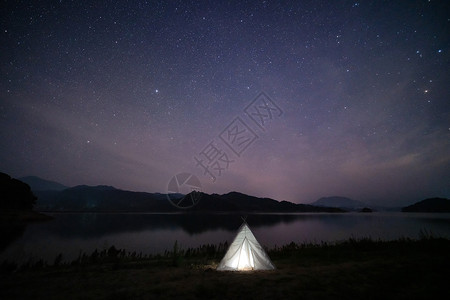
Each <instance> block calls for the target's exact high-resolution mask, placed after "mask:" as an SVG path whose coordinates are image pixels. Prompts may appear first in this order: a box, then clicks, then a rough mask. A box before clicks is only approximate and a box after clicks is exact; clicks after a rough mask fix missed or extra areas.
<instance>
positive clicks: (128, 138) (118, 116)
mask: <svg viewBox="0 0 450 300" xmlns="http://www.w3.org/2000/svg"><path fill="white" fill-rule="evenodd" d="M219 3H220V4H219ZM2 6H3V8H2V10H1V13H0V14H1V23H0V24H1V25H0V26H1V27H0V29H1V33H0V36H1V37H0V39H1V40H0V63H1V77H0V128H1V130H0V141H1V142H0V171H2V172H6V173H8V174H10V175H11V176H13V177H21V176H26V175H36V176H40V177H42V178H45V179H49V180H54V181H58V182H61V183H63V184H65V185H68V186H73V185H78V184H89V185H97V184H106V185H113V186H115V187H117V188H122V189H130V190H137V191H148V192H163V193H164V192H166V191H167V184H168V182H169V180H170V179H171V177H172V176H174V175H175V174H177V173H179V172H189V173H193V174H194V175H196V176H197V177H198V178H199V179H200V180H201V183H202V188H203V191H205V192H207V193H226V192H229V191H233V190H234V191H240V192H243V193H247V194H251V195H255V196H266V197H272V198H275V199H277V200H288V201H293V202H298V203H308V202H312V201H314V200H316V199H317V198H319V197H323V196H331V195H341V196H347V197H350V198H353V199H357V200H362V201H366V202H368V203H371V204H375V203H378V204H383V205H404V204H409V203H411V202H413V201H418V200H422V199H424V198H426V197H434V196H441V197H450V101H449V100H450V99H449V98H450V97H449V96H450V88H449V82H450V72H449V71H448V70H449V66H450V64H449V62H450V60H449V58H450V55H449V53H450V47H449V46H450V42H449V36H450V19H449V16H450V8H449V4H448V1H389V2H385V1H359V2H355V1H286V2H284V4H278V2H277V1H244V2H238V1H236V2H233V3H225V2H223V3H222V2H219V1H214V2H206V1H205V2H202V1H201V2H196V1H192V2H191V1H167V2H161V1H131V2H129V3H128V4H123V3H122V2H119V1H117V3H115V2H111V1H105V2H103V1H96V2H95V4H91V5H88V4H86V3H84V2H82V1H75V3H71V2H66V1H61V2H60V1H55V2H51V1H42V2H36V3H34V4H33V5H31V4H30V5H28V4H17V3H16V1H6V5H5V4H4V5H2ZM261 92H264V93H265V94H266V95H267V96H268V98H269V99H270V101H272V102H267V101H268V100H267V101H266V102H265V103H266V104H267V105H269V106H270V107H272V108H274V107H275V106H274V105H276V106H277V107H278V108H279V109H280V110H279V111H277V110H270V109H269V110H267V107H266V109H264V108H262V107H263V106H264V105H263V103H264V102H259V100H258V99H259V98H256V97H257V96H258V95H260V93H261ZM254 100H255V101H256V102H252V101H254ZM252 103H253V105H252ZM248 105H250V109H254V107H255V105H256V106H257V107H259V109H260V112H261V113H262V114H263V115H265V117H264V118H263V119H264V121H265V123H264V126H263V127H262V128H261V127H258V125H257V124H256V123H255V122H253V121H252V120H251V119H250V118H249V116H248V115H247V114H246V112H245V109H246V107H247V106H248ZM269 111H270V112H271V113H272V112H273V114H272V115H269ZM250 115H252V114H251V112H250ZM252 116H254V117H255V118H256V116H255V115H252ZM237 117H239V118H240V120H241V123H239V124H237V125H236V123H232V122H233V120H235V118H237ZM259 120H261V119H259ZM242 124H244V125H245V126H246V127H242ZM249 130H251V131H249ZM233 132H234V133H235V135H234V136H233V135H232V133H233ZM241 132H243V133H242V135H241ZM221 134H222V137H225V138H224V139H225V140H226V139H227V138H229V139H230V140H229V142H230V143H231V142H234V145H235V147H238V148H239V147H240V150H242V149H243V148H245V149H244V150H243V151H241V152H239V151H240V150H239V149H234V150H235V151H236V150H238V151H237V152H238V153H239V154H240V156H237V155H236V153H234V152H233V151H232V149H231V148H230V147H228V146H227V145H226V144H225V143H224V141H223V140H221V139H220V136H221ZM252 134H253V137H256V136H257V138H255V139H254V140H251V139H249V138H251V137H252ZM233 137H234V141H232V140H231V139H232V138H233ZM250 141H251V143H250ZM210 142H213V143H214V144H213V145H214V146H215V147H217V149H219V150H221V152H220V153H214V152H209V155H210V157H209V158H211V161H210V166H209V169H208V170H209V171H211V172H212V173H214V172H215V173H216V174H215V176H216V180H215V182H213V181H212V180H211V179H210V178H209V177H208V176H207V175H204V169H203V168H202V167H201V166H196V160H195V158H198V159H203V160H202V161H203V163H205V164H206V163H207V159H206V155H205V153H206V152H207V151H203V150H208V145H210ZM236 145H237V146H236ZM209 150H214V148H211V147H210V148H209ZM202 152H203V153H202ZM213 154H215V156H214V155H213ZM213 156H214V157H213ZM225 158H227V159H228V160H229V161H232V162H230V163H229V164H228V168H225V169H223V170H222V171H221V174H218V170H217V166H220V164H221V165H222V167H223V166H224V164H223V161H224V159H225ZM220 159H221V160H220ZM215 163H216V164H215Z"/></svg>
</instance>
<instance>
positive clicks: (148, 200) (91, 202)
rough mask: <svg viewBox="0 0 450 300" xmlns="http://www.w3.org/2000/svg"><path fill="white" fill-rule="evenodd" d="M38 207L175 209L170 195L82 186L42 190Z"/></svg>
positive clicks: (163, 210) (64, 209) (99, 209)
mask: <svg viewBox="0 0 450 300" xmlns="http://www.w3.org/2000/svg"><path fill="white" fill-rule="evenodd" d="M36 195H37V196H38V201H37V205H36V207H37V209H38V210H45V211H160V212H167V211H173V210H174V207H173V206H172V205H171V204H170V203H169V201H168V200H167V198H166V195H164V194H159V193H144V192H131V191H124V190H119V189H116V188H114V187H112V186H105V185H99V186H87V185H79V186H75V187H72V188H68V189H65V190H62V191H38V192H36Z"/></svg>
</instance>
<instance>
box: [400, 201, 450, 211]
mask: <svg viewBox="0 0 450 300" xmlns="http://www.w3.org/2000/svg"><path fill="white" fill-rule="evenodd" d="M402 212H430V213H448V212H450V199H446V198H428V199H425V200H422V201H419V202H417V203H414V204H412V205H410V206H406V207H403V208H402Z"/></svg>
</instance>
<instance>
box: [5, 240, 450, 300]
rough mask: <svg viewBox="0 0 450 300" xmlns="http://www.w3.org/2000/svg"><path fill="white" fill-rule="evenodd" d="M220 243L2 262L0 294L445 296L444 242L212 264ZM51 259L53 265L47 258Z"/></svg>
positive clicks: (286, 251)
mask: <svg viewBox="0 0 450 300" xmlns="http://www.w3.org/2000/svg"><path fill="white" fill-rule="evenodd" d="M222 255H223V249H220V247H219V248H217V247H214V246H210V247H209V248H208V247H206V248H205V247H204V248H203V250H202V249H200V250H199V249H197V251H182V250H179V249H177V247H176V246H175V247H174V251H171V252H170V253H166V255H162V256H158V257H150V258H149V257H139V255H137V256H136V255H134V254H131V253H126V252H124V251H117V250H116V249H109V250H105V251H103V252H100V253H93V254H91V255H89V256H88V255H85V256H84V257H82V258H79V259H78V260H77V261H74V262H71V263H66V264H63V263H62V262H60V260H59V259H58V258H57V259H56V260H55V262H52V266H46V264H45V263H43V262H36V263H34V264H29V265H25V266H17V265H15V264H10V263H9V264H8V263H3V264H2V271H1V273H0V276H1V278H0V279H1V280H0V299H199V298H200V299H445V298H446V296H445V295H447V296H448V293H449V290H450V241H449V240H445V239H436V238H424V239H422V240H419V241H411V240H398V241H391V242H379V241H372V240H368V239H363V240H348V241H346V242H343V243H339V244H337V245H327V244H322V245H319V246H318V245H296V244H290V245H287V246H284V247H282V248H278V249H274V250H272V251H270V252H269V255H270V256H271V258H272V260H273V262H274V264H275V265H276V266H277V270H274V271H248V272H218V271H215V267H216V266H217V264H218V262H219V261H220V258H221V257H222ZM53 264H56V265H53Z"/></svg>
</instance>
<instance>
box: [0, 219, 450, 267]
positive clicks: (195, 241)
mask: <svg viewBox="0 0 450 300" xmlns="http://www.w3.org/2000/svg"><path fill="white" fill-rule="evenodd" d="M51 215H52V216H53V217H55V219H54V220H52V221H49V222H44V223H37V224H30V225H28V226H27V227H25V228H22V229H20V230H16V231H17V232H18V233H17V234H16V236H15V237H14V238H12V239H10V240H9V241H8V242H7V243H6V244H4V245H3V246H2V248H1V250H2V251H1V253H0V262H1V261H3V260H5V259H7V260H13V261H21V262H23V261H26V260H28V259H30V258H33V259H40V258H43V259H45V260H47V261H48V262H50V263H51V262H53V260H54V258H55V257H56V256H57V255H58V254H59V253H63V258H64V259H65V260H72V259H75V258H76V257H78V255H79V253H80V251H82V252H87V253H91V252H92V251H94V250H95V249H99V250H102V249H107V248H109V247H110V246H112V245H114V246H116V247H117V248H124V249H126V250H127V251H137V252H142V253H143V254H156V253H163V252H164V250H166V249H169V250H170V249H172V247H173V245H174V242H175V240H177V241H178V243H179V244H180V245H181V247H182V248H188V247H197V246H200V245H202V244H208V243H210V244H218V243H222V242H224V241H228V242H231V241H232V239H233V237H234V235H235V234H236V230H237V229H238V228H239V226H240V224H241V223H242V220H241V217H240V216H239V215H229V214H217V215H184V214H97V213H83V214H67V213H60V214H51ZM247 223H248V224H249V226H250V228H251V229H252V231H253V233H254V234H255V236H256V238H257V239H258V240H259V241H260V243H261V244H263V245H265V246H268V247H273V246H275V245H284V244H287V243H290V242H291V241H294V242H297V243H299V242H300V243H302V242H313V243H320V242H321V241H327V242H334V241H339V240H344V239H348V238H350V237H355V238H359V237H371V238H373V239H382V240H392V239H397V238H400V237H409V238H420V236H421V232H425V231H426V232H428V233H432V234H433V235H434V236H438V237H445V238H450V214H417V213H412V214H406V213H371V214H361V213H346V214H294V215H292V214H291V215H277V214H258V215H249V216H248V218H247Z"/></svg>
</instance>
